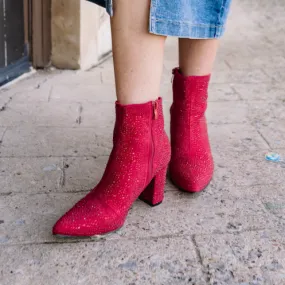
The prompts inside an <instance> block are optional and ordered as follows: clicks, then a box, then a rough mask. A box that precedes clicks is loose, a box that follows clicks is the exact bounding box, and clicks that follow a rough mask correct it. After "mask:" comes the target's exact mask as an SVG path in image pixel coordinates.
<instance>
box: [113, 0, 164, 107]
mask: <svg viewBox="0 0 285 285" xmlns="http://www.w3.org/2000/svg"><path fill="white" fill-rule="evenodd" d="M114 2H115V7H114V17H113V18H112V19H111V28H112V41H113V54H114V69H115V79H116V92H117V98H118V101H119V102H120V103H121V104H138V103H145V102H148V101H151V100H155V99H157V98H158V97H159V90H160V80H161V75H162V68H163V49H164V43H165V37H162V36H156V35H152V34H149V33H148V23H149V9H150V0H140V1H131V0H116V1H114Z"/></svg>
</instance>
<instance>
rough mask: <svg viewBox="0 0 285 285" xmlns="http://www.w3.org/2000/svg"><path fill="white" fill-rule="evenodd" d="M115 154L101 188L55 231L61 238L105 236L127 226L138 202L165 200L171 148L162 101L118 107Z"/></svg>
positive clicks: (149, 202)
mask: <svg viewBox="0 0 285 285" xmlns="http://www.w3.org/2000/svg"><path fill="white" fill-rule="evenodd" d="M113 143H114V145H113V150H112V152H111V155H110V158H109V161H108V164H107V167H106V169H105V173H104V175H103V177H102V179H101V181H100V182H99V184H98V185H97V186H96V187H95V188H94V189H93V190H92V191H91V192H90V193H89V194H88V195H87V196H86V197H85V198H83V199H82V200H80V201H79V202H78V203H77V204H76V205H75V206H74V207H73V208H72V209H71V210H69V211H68V212H67V213H66V214H65V215H64V216H63V217H62V218H60V219H59V221H58V222H57V223H56V224H55V226H54V228H53V234H55V235H59V236H76V237H90V236H97V235H104V234H107V233H109V232H112V231H115V230H117V229H119V228H120V227H122V226H123V224H124V222H125V219H126V216H127V214H128V211H129V209H130V207H131V205H132V204H133V202H134V201H135V200H136V199H137V198H138V197H139V198H140V199H141V200H143V201H145V202H146V203H148V204H149V205H151V206H156V205H158V204H160V203H161V202H162V200H163V194H164V185H165V179H166V170H167V166H168V163H169V160H170V144H169V140H168V138H167V135H166V133H165V131H164V119H163V114H162V100H161V98H159V99H158V100H156V101H153V102H148V103H145V104H134V105H124V106H123V105H121V104H119V103H117V104H116V124H115V128H114V137H113Z"/></svg>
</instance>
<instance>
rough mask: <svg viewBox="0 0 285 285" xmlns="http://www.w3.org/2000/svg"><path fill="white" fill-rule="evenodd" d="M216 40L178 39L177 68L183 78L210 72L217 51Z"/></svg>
mask: <svg viewBox="0 0 285 285" xmlns="http://www.w3.org/2000/svg"><path fill="white" fill-rule="evenodd" d="M218 43H219V42H218V40H217V39H205V40H192V39H179V67H180V69H181V72H182V74H183V75H184V76H191V75H197V76H199V75H207V74H210V73H211V72H212V68H213V64H214V61H215V58H216V54H217V49H218Z"/></svg>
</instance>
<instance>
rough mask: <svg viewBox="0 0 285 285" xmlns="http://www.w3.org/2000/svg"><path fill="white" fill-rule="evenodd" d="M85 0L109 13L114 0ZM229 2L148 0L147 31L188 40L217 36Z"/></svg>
mask: <svg viewBox="0 0 285 285" xmlns="http://www.w3.org/2000/svg"><path fill="white" fill-rule="evenodd" d="M89 1H91V2H94V3H96V4H99V5H101V6H103V7H105V8H106V10H107V12H108V13H109V15H110V16H111V17H112V16H113V13H114V12H115V11H113V1H116V0H89ZM137 1H139V0H137ZM231 1H232V0H151V8H150V17H149V32H150V33H153V34H156V35H164V36H176V37H179V38H190V39H212V38H219V37H221V36H222V35H223V34H224V31H225V24H226V21H227V17H228V13H229V8H230V4H231Z"/></svg>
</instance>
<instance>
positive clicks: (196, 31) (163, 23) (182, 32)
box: [149, 18, 225, 39]
mask: <svg viewBox="0 0 285 285" xmlns="http://www.w3.org/2000/svg"><path fill="white" fill-rule="evenodd" d="M149 32H150V33H152V34H155V35H161V36H174V37H178V38H189V39H216V38H220V37H222V36H223V34H224V32H225V27H224V26H216V25H206V24H205V25H199V24H197V25H195V24H192V23H189V22H175V21H167V20H159V19H154V18H152V19H150V23H149Z"/></svg>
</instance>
